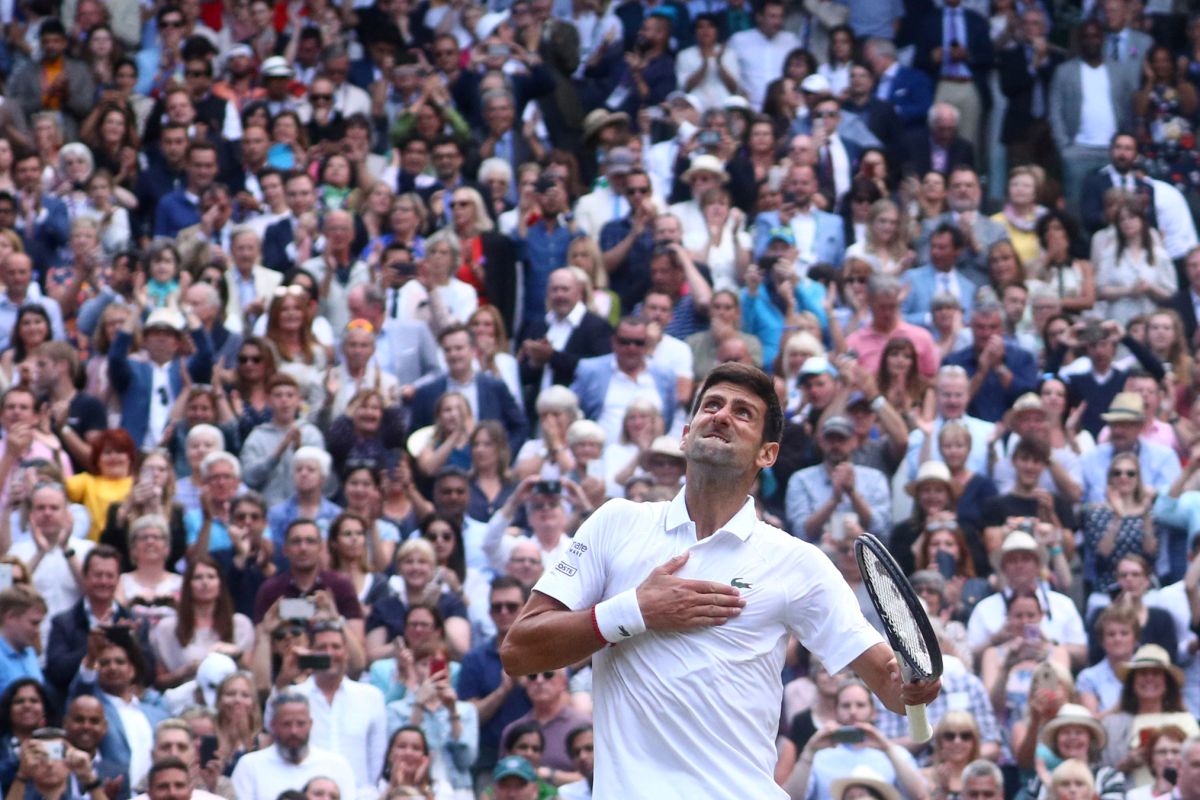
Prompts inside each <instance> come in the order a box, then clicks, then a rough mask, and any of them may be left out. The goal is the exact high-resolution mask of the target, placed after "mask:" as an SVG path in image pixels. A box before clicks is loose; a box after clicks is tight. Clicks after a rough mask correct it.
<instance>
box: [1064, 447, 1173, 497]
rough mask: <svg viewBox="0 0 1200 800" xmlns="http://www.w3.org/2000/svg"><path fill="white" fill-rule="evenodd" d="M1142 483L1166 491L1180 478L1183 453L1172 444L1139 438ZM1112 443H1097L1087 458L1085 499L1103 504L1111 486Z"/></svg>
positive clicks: (1084, 478) (1084, 486)
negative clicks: (1176, 450)
mask: <svg viewBox="0 0 1200 800" xmlns="http://www.w3.org/2000/svg"><path fill="white" fill-rule="evenodd" d="M1136 450H1137V457H1138V464H1139V465H1140V466H1141V470H1142V483H1144V484H1146V485H1147V486H1151V487H1153V488H1154V490H1155V491H1157V492H1165V491H1166V490H1167V489H1169V488H1170V486H1171V484H1172V483H1173V482H1174V481H1175V479H1176V478H1178V477H1179V472H1180V466H1179V456H1177V455H1175V451H1174V450H1172V449H1171V448H1169V447H1163V446H1162V445H1160V444H1155V443H1154V442H1148V441H1145V440H1143V439H1139V440H1138V442H1137V446H1136ZM1113 455H1114V453H1113V445H1112V442H1105V443H1104V444H1099V445H1096V449H1095V450H1092V451H1091V452H1090V453H1087V454H1086V455H1084V457H1083V502H1085V503H1103V502H1105V492H1106V490H1107V489H1108V468H1109V466H1110V465H1111V464H1112V460H1113Z"/></svg>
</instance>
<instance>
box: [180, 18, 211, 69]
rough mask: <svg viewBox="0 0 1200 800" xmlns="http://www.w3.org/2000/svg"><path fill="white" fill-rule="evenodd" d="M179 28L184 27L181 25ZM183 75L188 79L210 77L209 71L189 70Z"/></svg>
mask: <svg viewBox="0 0 1200 800" xmlns="http://www.w3.org/2000/svg"><path fill="white" fill-rule="evenodd" d="M179 27H183V26H182V25H181V26H179ZM183 74H184V76H185V77H188V78H207V77H209V74H208V71H207V70H203V69H189V70H185V71H184V73H183Z"/></svg>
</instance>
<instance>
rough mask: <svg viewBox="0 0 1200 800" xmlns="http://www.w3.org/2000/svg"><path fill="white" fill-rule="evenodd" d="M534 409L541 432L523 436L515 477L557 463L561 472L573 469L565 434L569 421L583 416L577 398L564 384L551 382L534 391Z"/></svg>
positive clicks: (556, 465)
mask: <svg viewBox="0 0 1200 800" xmlns="http://www.w3.org/2000/svg"><path fill="white" fill-rule="evenodd" d="M535 410H536V411H537V415H538V432H539V433H540V434H541V435H540V436H539V437H538V438H536V439H533V438H531V439H527V440H526V441H525V444H523V445H522V446H521V450H520V451H519V452H518V453H517V462H516V467H515V468H514V472H515V474H516V477H517V480H520V479H521V478H524V477H526V476H528V475H532V474H533V473H535V472H541V471H542V469H543V468H546V467H552V468H553V467H557V468H558V469H559V470H560V472H561V473H563V474H566V473H568V472H570V471H571V470H573V469H575V459H574V457H572V455H571V451H570V449H569V448H568V447H567V443H566V434H567V429H568V428H570V427H571V425H572V423H574V422H575V421H576V420H578V419H580V418H582V417H583V412H582V411H581V410H580V409H579V398H578V397H576V396H575V393H574V392H573V391H571V390H570V389H568V388H567V387H566V386H562V385H560V384H551V385H550V386H547V387H546V388H545V389H543V390H542V391H540V392H538V395H537V404H536V406H535Z"/></svg>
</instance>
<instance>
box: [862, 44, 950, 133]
mask: <svg viewBox="0 0 1200 800" xmlns="http://www.w3.org/2000/svg"><path fill="white" fill-rule="evenodd" d="M863 60H864V61H866V62H867V64H869V65H870V67H871V72H873V73H875V81H876V82H875V96H876V97H877V98H879V99H880V100H883V101H885V102H887V103H890V104H891V106H892V108H894V109H895V110H896V115H897V116H899V117H900V119H901V121H903V122H904V125H905V127H906V128H908V129H915V128H920V127H923V126H924V125H925V115H926V114H928V113H929V107H930V106H931V105H933V83H932V82H930V80H929V76H928V75H926V74H925V73H924V72H921V71H920V70H919V69H913V68H912V67H906V66H904V65H903V64H901V63H900V62H899V61H897V60H896V45H895V44H894V43H893V42H891V41H889V40H887V39H868V40H867V43H866V44H865V45H864V46H863Z"/></svg>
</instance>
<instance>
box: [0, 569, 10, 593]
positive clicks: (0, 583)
mask: <svg viewBox="0 0 1200 800" xmlns="http://www.w3.org/2000/svg"><path fill="white" fill-rule="evenodd" d="M12 576H13V565H12V564H0V592H2V591H4V590H5V589H11V588H12V585H13V577H12Z"/></svg>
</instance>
